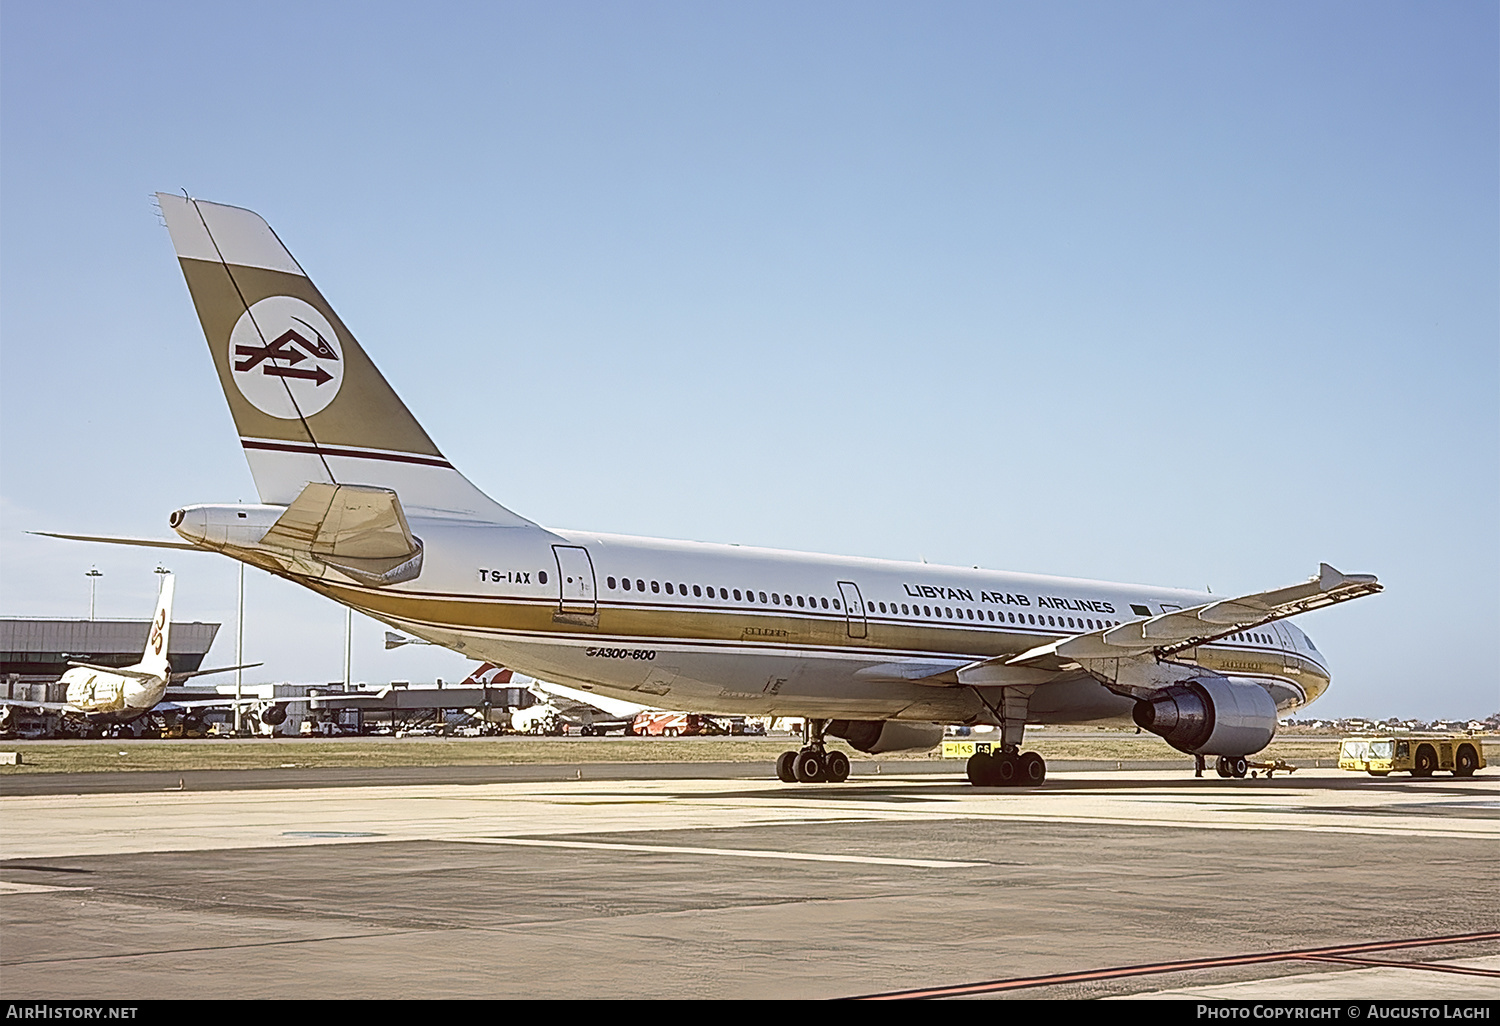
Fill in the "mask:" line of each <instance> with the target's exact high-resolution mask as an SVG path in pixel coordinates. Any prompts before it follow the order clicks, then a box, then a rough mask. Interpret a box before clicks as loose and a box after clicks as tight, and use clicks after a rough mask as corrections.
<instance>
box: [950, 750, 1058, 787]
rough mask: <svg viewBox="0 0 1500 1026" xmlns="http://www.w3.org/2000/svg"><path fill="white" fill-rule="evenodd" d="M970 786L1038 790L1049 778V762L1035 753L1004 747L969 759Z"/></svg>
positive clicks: (978, 753) (974, 755)
mask: <svg viewBox="0 0 1500 1026" xmlns="http://www.w3.org/2000/svg"><path fill="white" fill-rule="evenodd" d="M967 769H968V773H969V783H971V784H973V785H974V786H975V787H1036V786H1037V785H1038V784H1040V783H1041V782H1042V781H1044V780H1046V779H1047V762H1046V760H1044V759H1043V758H1042V757H1041V756H1040V755H1038V754H1037V753H1036V752H1024V753H1023V752H1018V751H1016V750H1015V749H1014V748H1004V749H1001V750H1000V751H998V752H975V753H974V754H973V755H971V756H969V764H968V767H967Z"/></svg>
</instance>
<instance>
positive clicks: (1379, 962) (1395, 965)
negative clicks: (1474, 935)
mask: <svg viewBox="0 0 1500 1026" xmlns="http://www.w3.org/2000/svg"><path fill="white" fill-rule="evenodd" d="M1302 959H1303V960H1305V961H1308V962H1337V963H1339V964H1341V965H1357V966H1361V967H1366V968H1369V967H1373V968H1376V969H1426V970H1427V971H1428V972H1433V973H1462V974H1464V975H1465V976H1493V977H1496V978H1500V969H1481V968H1479V967H1478V966H1466V965H1446V964H1444V963H1442V962H1387V961H1385V960H1384V959H1380V958H1342V957H1340V956H1338V955H1303V956H1302Z"/></svg>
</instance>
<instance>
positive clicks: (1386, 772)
mask: <svg viewBox="0 0 1500 1026" xmlns="http://www.w3.org/2000/svg"><path fill="white" fill-rule="evenodd" d="M1365 772H1366V773H1368V774H1370V776H1372V777H1388V776H1390V775H1391V771H1390V770H1365Z"/></svg>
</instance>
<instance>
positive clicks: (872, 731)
mask: <svg viewBox="0 0 1500 1026" xmlns="http://www.w3.org/2000/svg"><path fill="white" fill-rule="evenodd" d="M828 733H830V734H832V735H833V736H834V737H841V738H843V739H844V740H845V741H848V742H849V743H850V744H851V745H853V746H854V747H855V748H857V749H859V750H860V751H861V752H864V753H866V754H867V755H877V754H879V753H881V752H911V751H919V750H923V749H927V748H931V747H932V746H933V745H936V744H941V743H942V740H943V727H942V724H940V723H905V722H901V721H897V720H834V721H833V722H832V723H830V724H828Z"/></svg>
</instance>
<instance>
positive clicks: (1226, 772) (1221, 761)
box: [1214, 755, 1234, 780]
mask: <svg viewBox="0 0 1500 1026" xmlns="http://www.w3.org/2000/svg"><path fill="white" fill-rule="evenodd" d="M1214 772H1215V773H1217V774H1218V775H1219V776H1221V777H1223V778H1224V779H1225V780H1228V779H1229V778H1230V777H1232V776H1234V770H1233V769H1231V768H1230V765H1229V760H1228V759H1226V758H1225V757H1224V756H1222V755H1221V756H1219V758H1218V760H1217V761H1216V762H1215V763H1214Z"/></svg>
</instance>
